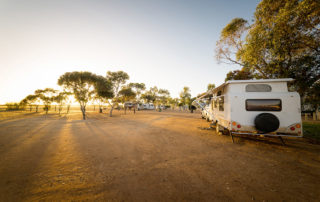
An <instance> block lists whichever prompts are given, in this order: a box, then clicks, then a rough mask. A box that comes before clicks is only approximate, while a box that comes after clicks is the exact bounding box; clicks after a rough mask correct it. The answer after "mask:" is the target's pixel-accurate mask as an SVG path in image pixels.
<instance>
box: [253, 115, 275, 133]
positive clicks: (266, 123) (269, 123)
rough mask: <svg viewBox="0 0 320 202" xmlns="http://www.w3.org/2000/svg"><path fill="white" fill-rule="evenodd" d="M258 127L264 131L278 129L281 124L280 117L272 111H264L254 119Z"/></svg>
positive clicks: (268, 131)
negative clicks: (271, 112)
mask: <svg viewBox="0 0 320 202" xmlns="http://www.w3.org/2000/svg"><path fill="white" fill-rule="evenodd" d="M254 125H255V127H256V129H257V130H258V131H260V132H263V133H270V132H273V131H276V130H277V129H278V128H279V126H280V121H279V119H278V118H277V117H276V116H275V115H273V114H270V113H262V114H259V115H258V116H256V118H255V119H254Z"/></svg>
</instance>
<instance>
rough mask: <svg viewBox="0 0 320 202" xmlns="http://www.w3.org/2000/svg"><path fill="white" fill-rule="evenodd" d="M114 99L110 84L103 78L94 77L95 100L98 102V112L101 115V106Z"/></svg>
mask: <svg viewBox="0 0 320 202" xmlns="http://www.w3.org/2000/svg"><path fill="white" fill-rule="evenodd" d="M113 97H114V94H113V88H112V83H111V81H110V80H108V79H107V78H105V77H103V76H96V82H95V97H94V98H95V99H96V100H98V102H99V112H100V113H102V110H103V109H102V104H103V103H106V102H108V99H112V98H113Z"/></svg>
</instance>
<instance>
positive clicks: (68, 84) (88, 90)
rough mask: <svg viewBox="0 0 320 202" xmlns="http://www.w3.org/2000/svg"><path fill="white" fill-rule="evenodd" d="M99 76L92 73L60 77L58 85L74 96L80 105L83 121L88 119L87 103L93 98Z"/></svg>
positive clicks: (75, 73)
mask: <svg viewBox="0 0 320 202" xmlns="http://www.w3.org/2000/svg"><path fill="white" fill-rule="evenodd" d="M96 81H97V75H95V74H93V73H91V72H77V71H75V72H67V73H65V74H63V75H61V76H60V78H59V79H58V85H60V86H62V87H63V88H64V89H65V91H67V92H70V93H72V94H73V95H74V98H75V99H76V101H77V102H78V103H79V104H80V110H81V112H82V117H83V120H85V119H86V106H87V103H88V102H89V101H90V100H91V99H92V98H93V95H94V93H95V92H96V91H95V85H96Z"/></svg>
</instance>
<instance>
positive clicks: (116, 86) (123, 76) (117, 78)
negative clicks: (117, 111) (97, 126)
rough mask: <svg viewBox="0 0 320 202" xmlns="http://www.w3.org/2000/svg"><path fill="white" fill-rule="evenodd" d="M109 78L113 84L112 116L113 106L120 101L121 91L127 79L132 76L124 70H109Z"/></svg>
mask: <svg viewBox="0 0 320 202" xmlns="http://www.w3.org/2000/svg"><path fill="white" fill-rule="evenodd" d="M106 78H107V80H108V81H109V82H110V83H111V84H112V93H113V94H112V95H113V96H112V100H111V102H109V104H110V105H111V109H110V116H112V111H113V108H114V107H115V106H116V105H117V104H118V102H119V96H120V95H119V91H120V90H121V89H122V88H123V87H124V85H125V83H126V82H127V80H128V79H129V78H130V77H129V75H128V74H127V73H126V72H124V71H117V72H110V71H108V72H107V76H106Z"/></svg>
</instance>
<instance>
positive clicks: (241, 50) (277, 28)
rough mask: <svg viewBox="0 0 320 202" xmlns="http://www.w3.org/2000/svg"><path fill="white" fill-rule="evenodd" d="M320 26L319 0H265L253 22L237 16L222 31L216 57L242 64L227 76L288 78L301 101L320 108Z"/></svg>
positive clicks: (258, 8) (222, 60)
mask: <svg viewBox="0 0 320 202" xmlns="http://www.w3.org/2000/svg"><path fill="white" fill-rule="evenodd" d="M319 26H320V1H319V0H279V1H274V0H262V1H261V2H260V3H259V4H258V6H257V8H256V11H255V13H254V19H253V21H252V22H251V23H249V22H248V21H247V20H245V19H242V18H235V19H233V20H231V22H230V23H229V24H227V25H226V26H225V27H224V28H223V29H222V31H221V35H220V39H219V41H218V42H217V44H216V58H217V60H218V61H219V62H223V63H227V64H236V65H238V66H240V67H241V69H239V70H234V71H230V72H229V73H228V74H227V76H226V81H227V80H241V79H253V78H258V79H259V78H264V79H270V78H288V77H290V78H293V79H295V81H294V82H293V83H292V87H294V88H295V89H296V90H297V91H298V92H299V93H300V95H301V97H302V98H303V101H304V102H305V103H310V104H312V105H314V107H315V108H318V107H319V102H320V29H319Z"/></svg>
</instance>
